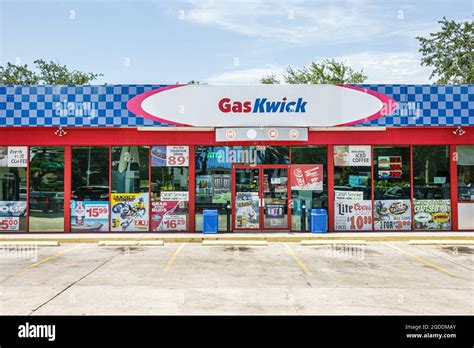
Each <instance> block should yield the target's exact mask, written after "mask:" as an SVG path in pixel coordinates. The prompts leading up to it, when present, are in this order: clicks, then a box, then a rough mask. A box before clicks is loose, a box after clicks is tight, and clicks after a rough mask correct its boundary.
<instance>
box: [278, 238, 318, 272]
mask: <svg viewBox="0 0 474 348" xmlns="http://www.w3.org/2000/svg"><path fill="white" fill-rule="evenodd" d="M283 245H284V246H285V247H286V249H287V250H288V252H289V253H290V255H291V256H292V257H293V260H295V262H296V264H297V265H298V266H299V267H300V268H301V269H302V270H303V272H304V273H306V274H307V275H313V273H311V271H310V270H309V268H308V267H306V265H305V264H304V262H303V260H301V259H300V258H299V257H298V255H296V253H295V251H294V250H293V249H292V248H291V247H290V246H289V245H288V244H286V243H283Z"/></svg>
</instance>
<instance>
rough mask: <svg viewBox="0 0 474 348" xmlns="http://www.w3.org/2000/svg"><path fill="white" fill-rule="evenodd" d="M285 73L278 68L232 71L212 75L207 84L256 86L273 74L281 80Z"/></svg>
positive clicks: (281, 68)
mask: <svg viewBox="0 0 474 348" xmlns="http://www.w3.org/2000/svg"><path fill="white" fill-rule="evenodd" d="M283 71H284V68H283V67H278V66H266V67H260V68H252V69H241V70H231V71H225V72H223V73H219V74H215V75H212V76H210V77H209V78H208V79H207V81H206V82H208V83H213V84H242V85H246V84H256V83H260V79H261V78H262V77H264V76H268V75H271V74H275V75H276V76H277V78H281V77H282V75H283Z"/></svg>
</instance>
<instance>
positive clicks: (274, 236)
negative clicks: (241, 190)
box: [0, 231, 474, 243]
mask: <svg viewBox="0 0 474 348" xmlns="http://www.w3.org/2000/svg"><path fill="white" fill-rule="evenodd" d="M115 240H124V241H125V240H127V241H140V240H146V241H151V240H162V241H164V242H166V243H183V242H190V243H193V242H194V243H201V242H202V241H203V240H265V241H268V242H300V241H302V240H366V241H372V242H380V241H409V240H474V231H463V232H329V233H301V232H286V233H283V232H260V233H219V234H203V233H201V232H187V233H34V232H30V233H24V234H13V233H10V234H0V242H19V241H57V242H59V243H97V242H99V241H115Z"/></svg>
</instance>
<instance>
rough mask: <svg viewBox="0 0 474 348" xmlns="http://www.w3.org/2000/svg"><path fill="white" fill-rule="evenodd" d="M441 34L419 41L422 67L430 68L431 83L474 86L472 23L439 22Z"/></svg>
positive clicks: (473, 27)
mask: <svg viewBox="0 0 474 348" xmlns="http://www.w3.org/2000/svg"><path fill="white" fill-rule="evenodd" d="M438 23H440V24H441V30H440V31H438V32H436V33H430V34H429V36H428V37H417V38H416V39H417V40H418V41H420V53H421V54H422V55H423V57H422V59H421V65H424V66H430V67H432V68H433V71H432V73H431V76H430V79H431V78H433V77H437V81H436V83H439V84H450V83H459V84H472V83H474V64H473V62H474V23H473V22H472V21H465V22H461V23H457V22H455V21H453V20H451V21H448V20H447V19H446V17H443V20H441V21H438Z"/></svg>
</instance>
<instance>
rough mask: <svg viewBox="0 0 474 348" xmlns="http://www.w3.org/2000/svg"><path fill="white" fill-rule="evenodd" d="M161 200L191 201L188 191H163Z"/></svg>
mask: <svg viewBox="0 0 474 348" xmlns="http://www.w3.org/2000/svg"><path fill="white" fill-rule="evenodd" d="M160 200H162V201H183V202H187V201H189V192H188V191H161V192H160Z"/></svg>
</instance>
